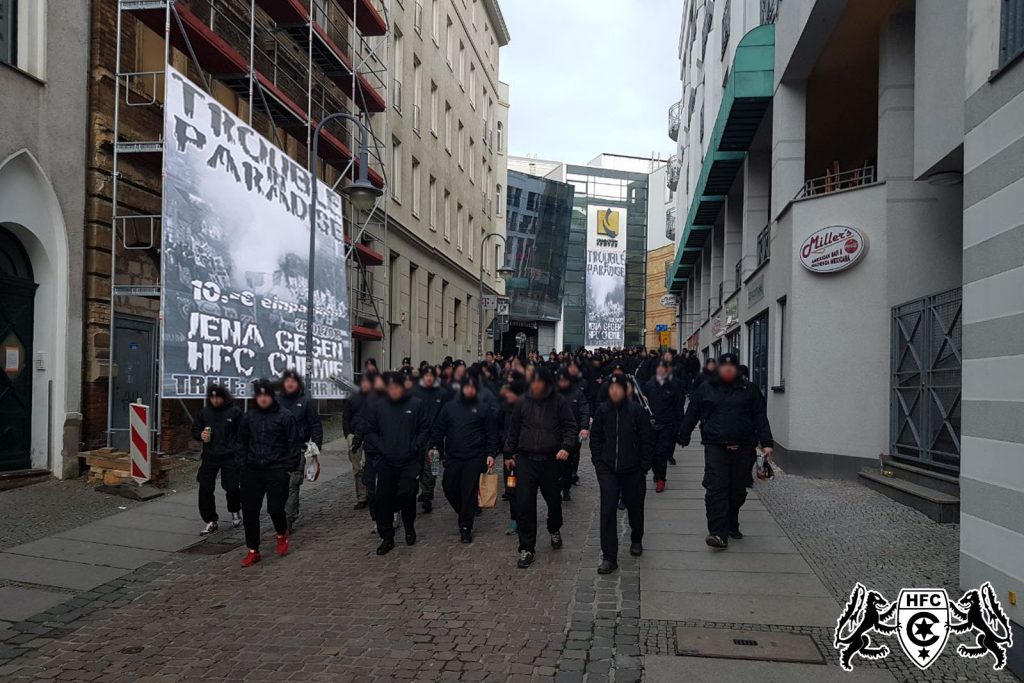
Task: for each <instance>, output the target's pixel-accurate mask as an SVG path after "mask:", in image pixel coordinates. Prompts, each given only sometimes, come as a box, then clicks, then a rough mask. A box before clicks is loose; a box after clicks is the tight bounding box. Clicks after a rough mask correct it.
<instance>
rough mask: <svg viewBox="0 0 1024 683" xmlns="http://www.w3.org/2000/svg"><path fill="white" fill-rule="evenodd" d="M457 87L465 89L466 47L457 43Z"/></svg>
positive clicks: (460, 42)
mask: <svg viewBox="0 0 1024 683" xmlns="http://www.w3.org/2000/svg"><path fill="white" fill-rule="evenodd" d="M459 85H460V86H462V89H463V90H465V89H466V45H465V44H464V43H463V42H462V41H461V40H460V41H459Z"/></svg>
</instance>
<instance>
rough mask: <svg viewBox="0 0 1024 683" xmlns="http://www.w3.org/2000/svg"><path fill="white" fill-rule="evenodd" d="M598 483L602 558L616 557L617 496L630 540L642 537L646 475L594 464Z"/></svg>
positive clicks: (617, 529)
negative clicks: (627, 521) (620, 501)
mask: <svg viewBox="0 0 1024 683" xmlns="http://www.w3.org/2000/svg"><path fill="white" fill-rule="evenodd" d="M594 469H595V470H597V485H598V486H599V487H600V489H601V557H602V558H604V559H606V560H611V561H612V562H618V560H619V498H620V497H621V498H622V502H623V503H625V504H626V515H627V517H628V518H629V529H630V534H629V540H630V543H640V542H641V541H642V540H643V539H644V500H645V499H646V498H647V476H646V475H645V474H644V472H643V470H639V469H638V470H634V471H633V472H625V473H622V472H620V473H616V472H612V470H611V468H610V467H608V466H607V465H603V464H602V465H595V466H594Z"/></svg>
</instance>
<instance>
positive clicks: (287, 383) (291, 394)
mask: <svg viewBox="0 0 1024 683" xmlns="http://www.w3.org/2000/svg"><path fill="white" fill-rule="evenodd" d="M277 402H278V403H279V404H280V405H281V407H282V408H284V409H285V410H287V411H289V412H290V413H291V414H292V415H294V416H295V424H296V426H297V427H298V429H299V446H298V457H297V458H296V460H295V462H296V468H295V470H294V471H293V472H290V473H289V474H288V502H287V503H285V506H284V511H285V515H286V516H287V518H288V532H289V533H291V532H292V531H294V529H295V520H296V519H298V518H299V489H300V487H301V486H302V482H303V480H304V479H305V473H304V472H303V471H302V469H303V458H302V451H303V450H304V449H305V447H306V444H307V443H309V442H310V441H312V442H313V443H315V444H316V447H317V448H323V445H324V428H323V424H321V422H320V412H319V411H318V410H317V408H316V402H315V401H314V400H313V399H311V398H310V397H309V396H307V395H306V390H305V387H304V386H303V384H302V377H301V376H300V375H299V373H298V372H296V371H295V370H285V371H284V372H283V373H281V390H280V391H279V392H278V395H277Z"/></svg>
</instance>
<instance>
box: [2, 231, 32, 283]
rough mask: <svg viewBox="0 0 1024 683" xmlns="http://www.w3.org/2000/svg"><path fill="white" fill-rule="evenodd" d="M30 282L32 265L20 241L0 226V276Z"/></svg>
mask: <svg viewBox="0 0 1024 683" xmlns="http://www.w3.org/2000/svg"><path fill="white" fill-rule="evenodd" d="M2 275H6V276H8V277H12V278H17V279H19V280H32V263H31V261H29V258H28V253H26V252H25V247H23V246H21V241H20V240H18V238H17V237H15V236H14V233H12V232H11V231H10V230H8V229H7V228H5V227H3V226H2V225H0V276H2Z"/></svg>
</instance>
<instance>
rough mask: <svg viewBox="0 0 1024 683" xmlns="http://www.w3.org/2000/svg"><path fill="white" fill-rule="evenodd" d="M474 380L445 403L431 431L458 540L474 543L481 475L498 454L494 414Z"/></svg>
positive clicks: (464, 382) (466, 381)
mask: <svg viewBox="0 0 1024 683" xmlns="http://www.w3.org/2000/svg"><path fill="white" fill-rule="evenodd" d="M478 386H479V385H478V382H477V379H476V378H475V377H473V376H470V375H467V376H466V378H465V379H464V380H463V382H462V386H461V387H460V388H459V395H458V396H457V397H455V398H454V399H452V400H451V401H448V402H447V403H445V405H444V407H443V408H441V412H440V413H438V415H437V418H436V420H435V421H434V423H433V426H432V429H431V436H430V441H429V444H430V446H431V448H433V449H436V450H438V451H439V452H441V453H444V478H443V480H442V482H441V488H442V489H443V490H444V495H445V498H447V499H448V502H449V503H450V504H451V506H452V509H453V510H455V512H456V514H457V515H458V523H459V536H460V540H461V541H462V542H463V543H472V542H473V519H474V518H475V517H476V510H477V487H478V486H479V484H480V474H481V473H482V472H486V471H487V470H489V469H490V468H492V467H494V456H495V455H496V454H497V452H498V432H497V429H496V427H495V418H496V415H495V411H494V410H493V409H492V408H491V406H489V405H487V404H485V403H484V402H483V401H482V400H481V398H480V395H479V390H478Z"/></svg>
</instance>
